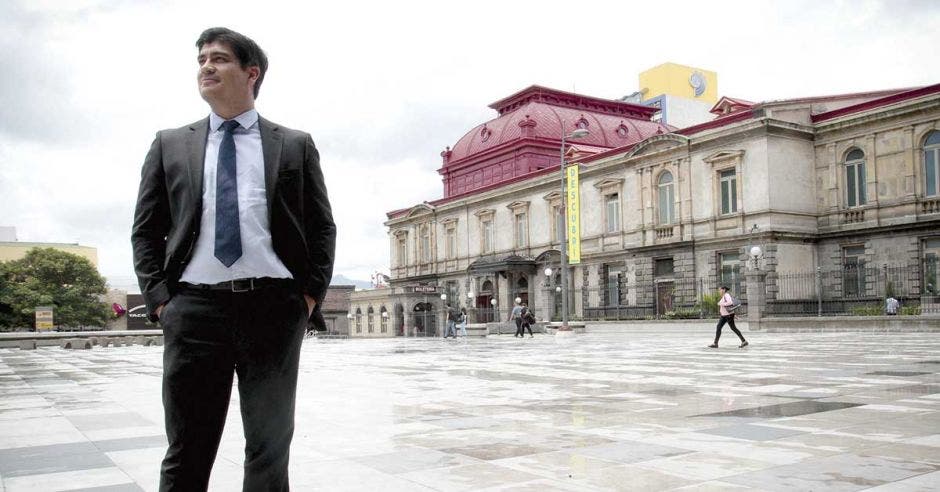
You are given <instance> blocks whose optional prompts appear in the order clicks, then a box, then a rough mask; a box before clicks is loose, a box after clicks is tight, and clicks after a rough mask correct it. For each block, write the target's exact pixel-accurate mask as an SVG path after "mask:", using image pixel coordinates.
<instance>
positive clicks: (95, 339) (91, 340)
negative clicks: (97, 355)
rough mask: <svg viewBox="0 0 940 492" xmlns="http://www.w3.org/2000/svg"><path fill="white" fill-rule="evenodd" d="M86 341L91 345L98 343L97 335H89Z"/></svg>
mask: <svg viewBox="0 0 940 492" xmlns="http://www.w3.org/2000/svg"><path fill="white" fill-rule="evenodd" d="M88 341H89V342H91V345H92V346H95V345H98V337H91V338H89V339H88Z"/></svg>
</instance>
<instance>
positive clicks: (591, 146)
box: [437, 85, 670, 198]
mask: <svg viewBox="0 0 940 492" xmlns="http://www.w3.org/2000/svg"><path fill="white" fill-rule="evenodd" d="M489 107H491V108H493V109H495V110H496V112H497V113H499V116H498V117H496V118H494V119H492V120H490V121H487V122H485V123H483V124H480V125H477V126H476V127H474V128H473V129H471V130H470V131H469V132H467V134H466V135H464V136H463V137H461V138H460V140H458V141H457V143H456V144H454V146H453V147H448V148H447V149H446V150H444V152H442V153H441V157H443V161H444V162H443V164H444V165H443V167H441V168H440V169H438V171H437V172H438V173H440V174H441V176H442V177H443V182H444V198H450V197H453V196H457V195H463V194H466V193H470V192H473V191H475V190H479V189H481V188H487V187H490V186H493V185H497V184H499V183H504V182H507V181H512V180H515V179H518V178H521V177H523V176H526V175H528V174H531V173H533V172H537V171H539V170H542V169H547V168H554V169H557V168H558V161H559V150H560V148H561V135H562V132H563V131H564V132H566V133H571V132H572V131H573V130H576V129H578V128H584V129H587V130H588V131H589V132H590V134H589V135H588V136H587V137H585V138H583V139H580V140H577V141H574V142H571V144H573V146H574V148H575V152H576V153H578V154H581V155H584V154H594V153H598V152H602V151H605V150H608V149H612V148H616V147H623V146H626V145H631V144H634V143H636V142H640V141H642V140H644V139H646V138H648V137H650V136H653V135H656V134H657V133H668V132H669V131H670V129H669V128H668V127H666V126H664V125H662V124H660V123H657V122H654V121H650V118H651V117H652V116H653V114H655V113H656V112H657V111H658V109H656V108H651V107H648V106H643V105H639V104H633V103H627V102H623V101H614V100H609V99H601V98H597V97H591V96H585V95H581V94H574V93H571V92H565V91H559V90H555V89H549V88H546V87H541V86H537V85H533V86H531V87H528V88H526V89H523V90H521V91H519V92H517V93H515V94H513V95H511V96H508V97H506V98H503V99H500V100H499V101H496V102H495V103H493V104H490V106H489Z"/></svg>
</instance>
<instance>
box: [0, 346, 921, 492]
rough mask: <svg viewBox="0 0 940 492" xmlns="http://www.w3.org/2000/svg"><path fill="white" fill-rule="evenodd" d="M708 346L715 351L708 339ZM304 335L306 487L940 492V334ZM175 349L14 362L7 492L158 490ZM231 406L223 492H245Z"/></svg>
mask: <svg viewBox="0 0 940 492" xmlns="http://www.w3.org/2000/svg"><path fill="white" fill-rule="evenodd" d="M703 338H704V340H703ZM707 338H708V337H707V336H705V337H703V336H701V335H698V334H694V333H690V334H683V333H678V332H673V333H653V332H643V331H633V332H629V331H628V332H625V333H621V334H587V335H581V336H579V337H577V338H576V339H575V340H573V341H563V342H556V341H555V339H554V338H551V337H544V336H543V337H536V338H534V339H526V340H525V341H524V342H520V341H519V340H513V339H512V337H510V336H508V335H505V336H502V337H489V338H487V339H475V340H459V341H447V342H443V341H441V340H403V339H396V340H345V341H343V340H330V341H325V340H320V341H317V340H308V341H306V342H305V344H304V347H303V350H302V355H301V376H300V382H299V386H298V399H297V425H296V428H297V430H296V433H295V439H294V443H293V446H292V451H291V456H292V460H291V480H292V487H293V489H295V490H361V491H372V490H393V491H394V490H400V491H409V492H410V491H422V490H447V491H449V490H493V491H496V490H518V491H551V490H566V491H570V490H579V491H592V490H666V489H675V490H699V491H708V490H808V489H812V490H857V489H859V488H864V487H876V488H877V490H899V491H911V490H931V489H937V488H938V487H937V486H936V484H937V481H938V478H940V477H938V475H937V474H938V473H940V472H938V471H937V470H938V469H940V456H938V454H940V451H938V450H940V434H937V430H936V429H938V428H940V362H938V360H937V356H936V354H937V353H940V339H937V337H936V336H935V335H934V334H931V333H891V334H890V335H887V336H886V335H880V334H873V333H852V334H851V336H846V334H842V333H838V334H824V333H800V334H798V335H794V334H766V333H753V332H752V333H749V334H748V338H749V339H750V340H751V342H752V345H751V347H749V348H748V349H747V350H738V349H736V348H734V347H732V346H727V347H722V348H721V349H719V350H709V349H706V348H705V347H704V345H705V342H706V341H707ZM161 358H162V347H141V346H133V347H109V348H101V347H96V348H94V349H92V350H86V351H65V350H61V349H58V348H57V347H41V348H39V349H37V350H32V351H19V350H18V349H0V490H2V491H4V492H5V491H7V490H43V491H45V490H56V489H58V488H71V489H82V488H84V489H88V490H101V491H122V490H155V489H156V486H157V481H158V470H159V466H160V460H161V459H162V457H163V453H164V451H165V445H166V443H165V437H164V435H163V431H162V422H163V415H162V408H161V403H160V377H161V374H162V369H161V364H162V360H161ZM243 448H244V439H243V437H242V436H241V417H240V412H239V411H238V398H237V394H236V395H234V397H233V400H232V404H231V407H230V410H229V414H228V421H227V422H226V429H225V432H224V434H223V438H222V443H221V445H220V450H219V457H218V460H217V462H216V465H215V467H214V468H213V474H212V479H211V481H210V489H211V490H238V489H240V487H241V478H242V462H241V460H242V454H243Z"/></svg>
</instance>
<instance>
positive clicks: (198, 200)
mask: <svg viewBox="0 0 940 492" xmlns="http://www.w3.org/2000/svg"><path fill="white" fill-rule="evenodd" d="M189 130H190V131H189V138H188V139H187V141H186V148H187V152H188V156H187V157H188V160H189V185H190V186H189V190H190V192H191V193H192V194H193V203H194V204H195V205H196V217H201V216H202V176H203V172H204V171H205V169H204V168H205V166H206V136H207V135H208V134H209V118H204V119H201V120H199V121H197V122H196V123H193V124H192V125H189ZM196 223H197V224H198V223H199V219H197V220H196Z"/></svg>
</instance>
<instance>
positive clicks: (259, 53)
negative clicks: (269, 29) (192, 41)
mask: <svg viewBox="0 0 940 492" xmlns="http://www.w3.org/2000/svg"><path fill="white" fill-rule="evenodd" d="M215 42H219V43H225V44H227V45H228V46H229V48H231V49H232V52H233V53H235V56H236V57H237V58H238V62H239V63H240V64H241V66H242V69H245V68H248V67H258V71H259V74H258V80H257V81H255V99H258V91H259V90H260V89H261V82H262V81H264V73H265V72H267V71H268V56H267V55H265V54H264V51H263V50H262V49H261V47H260V46H258V43H255V42H254V41H252V40H251V38H249V37H248V36H245V35H244V34H241V33H238V32H235V31H233V30H231V29H229V28H227V27H210V28H209V29H206V30H205V31H202V34H200V35H199V39H197V40H196V48H199V49H200V50H201V49H202V47H203V45H206V44H210V43H215Z"/></svg>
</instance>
